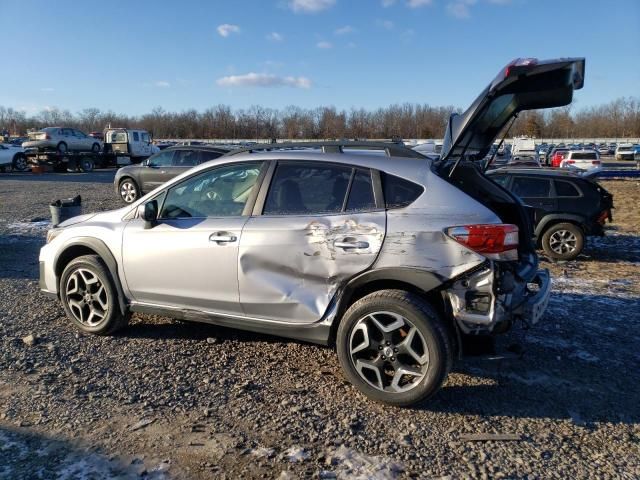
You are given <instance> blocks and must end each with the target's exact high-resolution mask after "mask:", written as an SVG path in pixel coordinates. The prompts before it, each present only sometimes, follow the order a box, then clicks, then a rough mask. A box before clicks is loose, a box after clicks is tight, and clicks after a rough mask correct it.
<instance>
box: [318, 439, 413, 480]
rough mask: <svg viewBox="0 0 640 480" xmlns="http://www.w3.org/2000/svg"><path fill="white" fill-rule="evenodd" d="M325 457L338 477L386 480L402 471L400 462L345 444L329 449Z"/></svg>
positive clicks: (357, 479)
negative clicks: (353, 448)
mask: <svg viewBox="0 0 640 480" xmlns="http://www.w3.org/2000/svg"><path fill="white" fill-rule="evenodd" d="M327 458H328V459H329V460H330V463H331V465H332V469H333V471H335V473H336V474H337V477H338V478H339V479H350V480H386V479H393V478H398V476H399V475H400V474H401V473H402V472H403V471H404V467H403V466H402V464H401V463H397V462H394V461H391V460H389V459H387V458H384V457H377V456H369V455H366V454H364V453H361V452H356V451H355V450H351V449H349V448H347V447H345V446H340V447H338V448H337V449H335V450H333V451H331V452H330V453H329V454H328V455H327ZM327 473H328V472H327Z"/></svg>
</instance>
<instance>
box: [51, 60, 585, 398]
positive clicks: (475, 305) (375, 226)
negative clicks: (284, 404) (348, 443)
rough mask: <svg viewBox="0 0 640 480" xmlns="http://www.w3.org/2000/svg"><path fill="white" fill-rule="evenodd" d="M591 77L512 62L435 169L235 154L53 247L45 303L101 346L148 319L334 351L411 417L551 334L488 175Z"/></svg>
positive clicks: (320, 150)
mask: <svg viewBox="0 0 640 480" xmlns="http://www.w3.org/2000/svg"><path fill="white" fill-rule="evenodd" d="M583 75H584V60H583V59H560V60H552V61H545V62H541V61H536V60H533V59H524V60H522V59H519V60H517V61H514V62H512V63H511V64H509V65H508V66H507V67H506V68H505V69H504V70H502V71H501V72H500V74H499V75H498V77H496V79H495V80H494V81H493V82H492V83H491V84H490V85H489V87H487V89H485V90H484V91H483V92H482V93H481V95H480V96H479V97H478V99H477V100H476V101H475V102H474V103H473V104H472V105H471V107H470V108H469V109H468V110H467V111H466V112H464V113H463V114H460V115H457V114H454V115H452V117H451V119H450V121H449V125H448V127H447V130H446V134H445V139H444V143H443V148H442V152H441V155H440V157H439V158H435V159H434V158H427V157H425V156H423V155H421V154H420V153H418V152H415V151H414V150H411V149H408V148H405V147H402V146H399V145H395V144H390V143H380V144H375V143H366V142H365V143H359V142H327V143H320V144H285V145H282V144H281V145H278V144H276V145H269V146H265V147H257V146H256V147H253V149H251V150H248V149H247V150H243V151H235V152H231V153H229V154H227V155H225V156H223V157H220V158H218V159H216V160H212V161H209V162H206V163H204V164H202V165H199V166H197V167H195V168H193V169H191V170H189V171H187V172H185V173H183V174H182V175H180V176H178V177H177V178H174V179H173V180H171V181H169V182H167V183H166V184H164V185H161V186H160V187H158V188H156V189H155V190H154V191H152V192H150V193H148V194H147V195H145V196H144V197H143V198H141V199H139V200H138V201H136V202H134V203H133V204H131V205H129V206H127V207H125V208H122V209H120V210H114V211H110V212H105V213H99V214H90V215H83V216H79V217H75V218H72V219H70V220H68V221H67V222H65V223H63V224H61V225H60V227H59V228H55V229H52V230H50V231H49V233H48V236H47V245H45V246H44V247H43V248H42V250H41V252H40V286H41V289H42V290H43V291H44V292H46V293H49V294H50V295H52V296H54V297H57V298H59V299H60V301H61V302H62V305H63V307H64V310H65V312H66V315H67V316H68V318H69V320H70V321H71V323H73V324H74V325H76V326H77V327H78V328H79V329H81V330H82V331H85V332H89V333H95V334H101V335H105V334H110V333H112V332H114V331H116V330H117V329H118V328H121V327H123V326H125V325H126V324H127V320H128V318H129V316H130V314H131V313H132V312H145V313H153V314H161V315H166V316H170V317H175V318H179V319H184V320H190V321H202V322H208V323H213V324H216V325H223V326H228V327H234V328H240V329H246V330H251V331H256V332H264V333H269V334H276V335H281V336H285V337H292V338H296V339H300V340H304V341H310V342H316V343H320V344H327V345H332V346H335V348H336V350H337V354H338V358H339V361H340V364H341V365H342V367H343V369H344V372H345V375H346V377H347V378H348V379H349V380H350V381H351V382H352V383H353V384H354V385H355V386H356V387H357V388H358V389H360V390H361V391H362V392H363V393H365V394H366V395H367V396H368V397H370V398H372V399H375V400H378V401H382V402H386V403H389V404H393V405H401V406H405V405H410V404H412V403H414V402H417V401H419V400H422V399H424V398H426V397H427V396H429V395H431V394H433V393H434V392H435V391H437V389H438V388H439V387H440V385H442V383H443V382H444V380H445V379H446V377H447V374H448V372H449V370H450V368H451V365H452V362H453V359H454V357H455V356H456V355H457V354H461V353H463V352H461V348H462V346H461V345H462V342H461V339H463V338H464V337H465V336H469V335H479V334H495V333H501V332H504V331H506V330H508V329H509V328H510V327H511V326H512V325H513V324H514V323H515V322H523V323H524V324H527V325H530V324H534V323H536V322H537V321H538V320H539V319H540V318H541V317H542V315H543V313H544V311H545V308H546V306H547V301H548V297H549V292H550V279H549V275H548V272H547V271H546V270H545V271H539V270H538V260H537V257H536V253H535V250H534V245H533V243H532V241H531V235H532V229H531V223H530V213H529V209H528V208H527V207H525V206H524V205H523V204H522V203H521V201H520V200H518V199H517V198H516V197H514V196H513V195H512V194H510V193H509V192H508V191H507V190H505V189H503V188H502V187H500V186H499V185H497V184H496V183H494V182H493V181H491V180H490V179H489V178H488V177H487V176H485V175H484V169H485V168H486V165H485V160H483V159H484V158H485V157H486V154H487V152H488V151H489V149H490V148H491V146H492V144H493V141H494V139H495V138H496V136H497V135H498V134H499V133H500V132H501V131H502V130H503V127H505V125H506V124H507V123H508V122H509V121H510V119H512V118H513V116H514V115H516V114H517V113H518V112H519V111H521V110H526V109H531V108H546V107H556V106H561V105H566V104H568V103H570V102H571V99H572V96H573V91H574V89H578V88H581V87H582V85H583Z"/></svg>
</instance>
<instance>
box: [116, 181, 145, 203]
mask: <svg viewBox="0 0 640 480" xmlns="http://www.w3.org/2000/svg"><path fill="white" fill-rule="evenodd" d="M139 196H140V190H139V189H138V185H137V184H136V182H134V181H133V180H132V179H130V178H125V179H124V180H122V181H121V182H120V198H122V200H123V201H124V203H133V202H135V201H136V200H137V199H138V197H139Z"/></svg>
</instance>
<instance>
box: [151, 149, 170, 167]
mask: <svg viewBox="0 0 640 480" xmlns="http://www.w3.org/2000/svg"><path fill="white" fill-rule="evenodd" d="M174 153H175V151H173V150H169V151H168V152H161V153H159V154H157V155H155V156H153V157H151V158H149V166H150V167H170V166H171V165H172V164H173V163H172V162H173V155H174Z"/></svg>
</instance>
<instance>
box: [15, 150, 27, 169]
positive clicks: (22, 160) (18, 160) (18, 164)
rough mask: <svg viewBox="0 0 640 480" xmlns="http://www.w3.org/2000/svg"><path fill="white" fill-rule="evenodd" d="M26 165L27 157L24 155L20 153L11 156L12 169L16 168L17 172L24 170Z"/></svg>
mask: <svg viewBox="0 0 640 480" xmlns="http://www.w3.org/2000/svg"><path fill="white" fill-rule="evenodd" d="M28 167H29V164H28V162H27V157H25V156H24V155H22V154H21V153H19V154H17V155H16V156H15V157H13V169H14V170H18V171H19V172H24V171H25V170H26V169H27V168H28Z"/></svg>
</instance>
